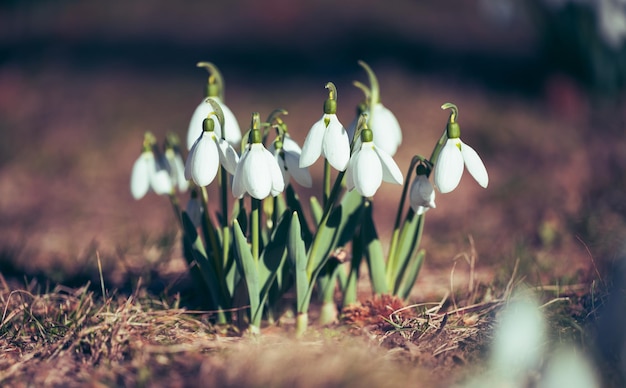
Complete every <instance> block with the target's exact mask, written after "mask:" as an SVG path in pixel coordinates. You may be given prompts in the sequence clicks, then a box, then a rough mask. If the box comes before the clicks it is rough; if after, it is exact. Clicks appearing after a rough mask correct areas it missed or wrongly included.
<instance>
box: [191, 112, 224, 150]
mask: <svg viewBox="0 0 626 388" xmlns="http://www.w3.org/2000/svg"><path fill="white" fill-rule="evenodd" d="M212 110H213V107H212V106H211V104H209V103H208V102H206V101H205V100H204V99H203V100H202V102H200V104H199V105H198V106H197V107H196V109H195V110H194V111H193V114H192V115H191V120H190V121H189V128H188V129H187V149H188V150H190V149H191V147H192V146H193V143H195V141H196V140H197V139H198V138H199V137H200V135H201V134H202V122H203V121H204V119H206V118H207V116H208V115H209V113H211V111H212ZM215 121H217V120H215ZM217 125H218V126H219V124H217Z"/></svg>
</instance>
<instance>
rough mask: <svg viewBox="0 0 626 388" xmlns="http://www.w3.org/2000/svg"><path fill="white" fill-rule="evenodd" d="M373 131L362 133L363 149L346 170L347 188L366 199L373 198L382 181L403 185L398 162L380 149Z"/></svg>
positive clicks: (365, 128)
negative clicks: (374, 138)
mask: <svg viewBox="0 0 626 388" xmlns="http://www.w3.org/2000/svg"><path fill="white" fill-rule="evenodd" d="M372 137H373V135H372V131H371V130H370V129H368V128H367V127H364V128H363V130H362V132H361V140H362V143H361V147H360V148H359V149H358V150H357V151H356V152H355V153H354V154H353V155H352V157H351V158H350V163H349V164H348V168H347V170H346V186H347V188H348V190H352V189H355V188H356V190H357V191H358V192H359V194H361V195H362V196H364V197H372V196H373V195H374V194H376V191H377V190H378V188H379V187H380V185H381V183H382V181H385V182H389V183H395V184H398V185H401V184H402V180H403V177H402V172H401V171H400V168H399V167H398V165H397V164H396V162H395V161H394V160H393V159H392V158H391V156H389V155H388V154H387V153H386V152H385V151H383V150H382V149H379V148H378V147H377V146H376V145H375V143H374V141H373V139H372Z"/></svg>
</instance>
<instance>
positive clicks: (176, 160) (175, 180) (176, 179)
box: [165, 148, 189, 192]
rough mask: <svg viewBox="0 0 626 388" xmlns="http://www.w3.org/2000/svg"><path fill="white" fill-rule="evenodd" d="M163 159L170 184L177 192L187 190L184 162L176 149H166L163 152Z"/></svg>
mask: <svg viewBox="0 0 626 388" xmlns="http://www.w3.org/2000/svg"><path fill="white" fill-rule="evenodd" d="M165 158H166V159H167V165H168V169H169V173H170V178H171V179H172V184H173V185H174V186H176V187H178V191H180V192H185V191H187V189H188V188H189V181H188V180H187V179H186V178H185V162H183V157H182V155H181V154H180V152H178V150H177V149H173V148H168V149H166V150H165Z"/></svg>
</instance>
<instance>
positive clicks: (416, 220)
mask: <svg viewBox="0 0 626 388" xmlns="http://www.w3.org/2000/svg"><path fill="white" fill-rule="evenodd" d="M423 229H424V215H423V214H422V215H420V216H418V215H417V214H415V212H414V211H413V209H409V214H408V215H407V219H406V221H405V222H404V224H403V225H402V229H401V231H400V238H399V241H398V249H397V251H396V260H395V262H396V266H397V267H396V268H392V269H391V274H392V277H391V285H392V286H393V292H394V294H396V295H397V294H398V291H399V289H400V283H401V279H402V278H403V276H404V272H405V271H406V269H407V267H408V266H409V263H410V261H411V258H412V257H414V256H415V253H416V251H417V249H418V248H419V245H420V241H421V237H422V231H423Z"/></svg>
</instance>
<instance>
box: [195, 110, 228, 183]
mask: <svg viewBox="0 0 626 388" xmlns="http://www.w3.org/2000/svg"><path fill="white" fill-rule="evenodd" d="M216 122H217V120H216V119H215V116H211V117H210V118H207V119H205V120H204V122H203V127H204V128H203V131H202V133H201V134H200V137H199V138H198V139H197V140H196V141H195V142H194V144H193V146H192V147H191V150H190V151H189V155H188V156H187V163H186V164H185V178H187V179H190V180H193V181H194V182H195V183H196V184H197V185H198V186H207V185H209V184H210V183H211V182H213V179H215V176H216V175H217V169H218V168H219V166H220V164H221V165H222V166H224V168H225V169H226V171H228V172H229V173H231V174H234V173H235V169H236V167H237V163H238V161H239V157H238V156H237V152H235V150H234V149H233V147H232V146H231V145H230V144H228V143H227V142H226V141H224V140H223V139H222V138H220V137H218V136H217V133H215V130H214V128H215V125H216V124H215V123H216Z"/></svg>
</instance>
